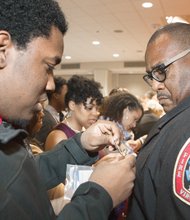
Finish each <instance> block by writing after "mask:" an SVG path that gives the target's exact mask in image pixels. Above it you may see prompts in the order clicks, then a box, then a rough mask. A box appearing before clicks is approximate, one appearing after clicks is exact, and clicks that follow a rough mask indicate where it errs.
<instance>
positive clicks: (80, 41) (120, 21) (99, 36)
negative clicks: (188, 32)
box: [58, 0, 190, 63]
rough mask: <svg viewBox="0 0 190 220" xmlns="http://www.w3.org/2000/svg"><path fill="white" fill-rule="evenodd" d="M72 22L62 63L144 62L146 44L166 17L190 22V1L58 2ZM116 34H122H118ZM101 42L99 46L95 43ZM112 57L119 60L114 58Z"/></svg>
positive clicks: (88, 0)
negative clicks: (147, 6) (149, 4)
mask: <svg viewBox="0 0 190 220" xmlns="http://www.w3.org/2000/svg"><path fill="white" fill-rule="evenodd" d="M58 2H59V4H60V5H61V7H62V9H63V11H64V13H65V15H66V18H67V20H68V22H69V30H68V33H67V34H66V36H65V38H64V39H65V50H64V55H70V56H71V57H72V59H71V60H65V59H64V58H63V63H83V62H102V61H104V62H107V61H143V60H144V52H145V48H146V43H147V41H148V39H149V37H150V36H151V34H152V33H153V32H154V31H155V30H156V28H158V27H159V26H161V25H163V24H165V23H166V22H165V20H164V18H165V16H183V17H184V18H186V19H189V17H190V16H189V14H190V0H151V2H152V3H153V4H154V6H153V7H152V8H150V9H145V8H142V6H141V4H142V3H143V2H144V1H143V0H58ZM114 30H122V31H123V32H122V33H115V32H114ZM93 40H99V41H100V42H101V44H100V45H99V46H93V45H92V41H93ZM113 53H119V54H120V57H118V58H113V57H112V54H113Z"/></svg>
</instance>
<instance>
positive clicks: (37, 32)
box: [0, 0, 68, 48]
mask: <svg viewBox="0 0 190 220" xmlns="http://www.w3.org/2000/svg"><path fill="white" fill-rule="evenodd" d="M52 26H55V27H57V28H58V29H59V30H60V31H61V33H62V34H63V35H64V34H65V33H66V32H67V29H68V24H67V22H66V19H65V16H64V14H63V12H62V11H61V8H60V7H59V5H58V3H57V2H56V1H54V0H0V30H5V31H7V32H9V34H10V35H11V38H12V41H13V42H14V43H15V44H16V45H17V47H18V48H26V47H27V44H28V43H29V42H30V41H31V40H32V39H33V38H37V37H49V35H50V32H51V28H52Z"/></svg>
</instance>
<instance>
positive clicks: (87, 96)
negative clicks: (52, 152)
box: [45, 75, 103, 150]
mask: <svg viewBox="0 0 190 220" xmlns="http://www.w3.org/2000/svg"><path fill="white" fill-rule="evenodd" d="M67 86H68V92H67V94H66V96H65V106H66V109H67V111H68V114H67V115H66V116H65V119H64V120H63V121H62V122H61V123H59V124H58V125H57V126H56V127H55V128H54V130H53V131H51V132H50V134H49V135H48V137H47V139H46V143H45V150H49V149H51V148H52V147H54V146H55V145H56V144H57V143H59V142H60V141H61V140H63V139H68V138H70V137H72V136H73V135H74V134H76V133H79V132H81V131H82V130H83V129H86V128H88V127H89V126H90V125H91V124H93V123H95V122H96V121H97V120H98V117H99V114H100V113H99V107H100V105H101V103H102V100H103V95H102V93H101V91H100V89H101V88H102V87H101V84H100V83H98V82H96V81H94V80H90V79H88V78H86V77H83V76H78V75H73V76H72V77H71V78H70V79H69V80H68V82H67Z"/></svg>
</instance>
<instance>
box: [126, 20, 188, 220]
mask: <svg viewBox="0 0 190 220" xmlns="http://www.w3.org/2000/svg"><path fill="white" fill-rule="evenodd" d="M145 61H146V69H147V74H146V75H145V76H144V77H143V78H144V80H145V81H146V82H147V83H148V85H149V86H151V88H152V89H153V90H154V91H156V93H157V97H158V100H159V103H160V104H161V105H162V106H163V108H164V110H165V112H166V114H165V115H164V116H163V117H162V118H161V119H160V120H159V121H158V122H157V123H156V125H155V126H154V128H153V129H152V130H151V132H150V134H149V135H148V138H147V139H146V142H145V144H144V147H143V149H142V150H141V152H140V153H139V156H138V159H137V177H136V183H135V188H134V194H133V196H132V198H131V201H130V206H129V214H128V217H127V220H179V219H180V220H181V219H183V220H187V219H189V218H190V214H189V213H190V25H189V24H184V23H175V24H169V25H166V26H164V27H162V28H160V29H159V30H157V31H156V32H155V33H154V34H153V35H152V37H151V38H150V40H149V42H148V45H147V49H146V54H145Z"/></svg>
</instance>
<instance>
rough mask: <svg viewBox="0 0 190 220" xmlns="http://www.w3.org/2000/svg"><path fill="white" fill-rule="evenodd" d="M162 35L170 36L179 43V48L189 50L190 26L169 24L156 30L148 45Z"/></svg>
mask: <svg viewBox="0 0 190 220" xmlns="http://www.w3.org/2000/svg"><path fill="white" fill-rule="evenodd" d="M162 34H168V35H169V36H170V37H171V39H173V40H174V41H175V42H177V44H178V46H179V48H182V49H188V48H189V45H190V24H186V23H181V22H176V23H171V24H167V25H165V26H163V27H161V28H159V29H158V30H156V31H155V32H154V33H153V35H152V36H151V38H150V39H149V41H148V45H149V44H151V43H154V41H155V40H156V39H157V38H159V37H160V36H161V35H162Z"/></svg>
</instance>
